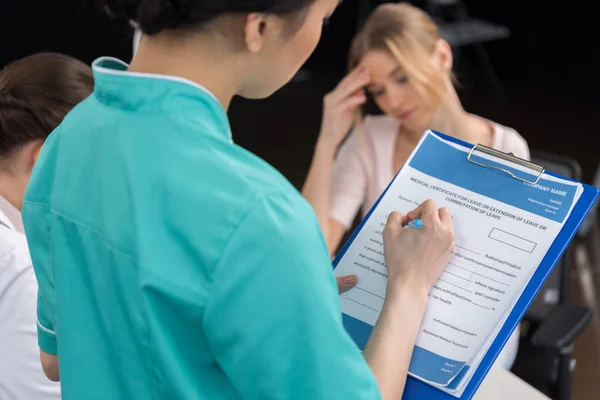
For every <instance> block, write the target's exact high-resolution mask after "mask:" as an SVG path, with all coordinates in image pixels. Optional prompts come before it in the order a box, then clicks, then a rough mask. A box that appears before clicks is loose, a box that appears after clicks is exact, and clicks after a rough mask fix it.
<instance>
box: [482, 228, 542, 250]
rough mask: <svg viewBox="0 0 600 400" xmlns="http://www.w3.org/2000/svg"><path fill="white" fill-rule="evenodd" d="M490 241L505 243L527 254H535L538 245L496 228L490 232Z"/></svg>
mask: <svg viewBox="0 0 600 400" xmlns="http://www.w3.org/2000/svg"><path fill="white" fill-rule="evenodd" d="M489 238H490V239H494V240H497V241H498V242H501V243H504V244H506V245H508V246H510V247H514V248H515V249H519V250H523V251H526V252H527V253H533V250H535V247H536V246H537V243H535V242H532V241H531V240H527V239H523V238H522V237H520V236H517V235H513V234H512V233H509V232H506V231H503V230H502V229H498V228H494V229H492V232H490V236H489Z"/></svg>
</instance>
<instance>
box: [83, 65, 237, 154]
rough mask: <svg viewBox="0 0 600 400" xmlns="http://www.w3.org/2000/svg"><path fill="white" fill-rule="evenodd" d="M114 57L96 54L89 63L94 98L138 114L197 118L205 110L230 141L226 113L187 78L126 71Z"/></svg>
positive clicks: (204, 91) (213, 98)
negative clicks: (159, 113)
mask: <svg viewBox="0 0 600 400" xmlns="http://www.w3.org/2000/svg"><path fill="white" fill-rule="evenodd" d="M128 67H129V65H128V64H127V63H125V62H123V61H121V60H119V59H117V58H113V57H100V58H98V59H97V60H96V61H94V62H93V63H92V70H93V72H94V81H95V90H94V93H95V95H96V97H97V98H98V100H99V101H100V102H102V103H104V104H106V105H107V106H110V107H116V108H119V109H122V110H124V111H126V110H131V111H136V112H140V113H148V114H156V113H157V112H162V113H165V112H166V113H169V114H179V115H182V114H185V115H189V116H190V117H192V118H194V117H199V116H200V115H201V112H200V110H199V108H202V109H203V110H206V109H208V111H209V112H210V113H211V114H212V116H213V117H214V119H215V122H216V128H217V130H218V131H219V132H220V133H221V134H222V135H223V137H224V138H225V139H226V140H229V141H230V142H232V143H233V140H232V136H231V127H230V125H229V119H228V118H227V113H226V112H225V110H224V109H223V107H222V106H221V103H219V101H218V100H217V98H216V97H215V96H214V95H213V94H212V93H211V92H210V91H208V90H207V89H206V88H204V87H202V86H200V85H198V84H197V83H195V82H192V81H190V80H188V79H184V78H180V77H177V76H170V75H159V74H148V73H140V72H129V71H127V68H128Z"/></svg>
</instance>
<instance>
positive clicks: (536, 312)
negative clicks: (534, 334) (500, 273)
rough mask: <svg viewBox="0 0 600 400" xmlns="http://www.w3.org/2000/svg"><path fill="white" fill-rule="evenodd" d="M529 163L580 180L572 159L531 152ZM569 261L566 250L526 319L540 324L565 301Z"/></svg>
mask: <svg viewBox="0 0 600 400" xmlns="http://www.w3.org/2000/svg"><path fill="white" fill-rule="evenodd" d="M531 161H532V162H534V163H536V164H541V165H543V166H544V167H546V170H547V171H551V172H554V173H557V174H559V175H562V176H564V177H565V178H569V179H573V180H577V181H579V180H581V167H580V165H579V163H578V162H577V161H575V160H574V159H572V158H569V157H564V156H558V155H555V154H551V153H547V152H542V151H532V152H531ZM571 259H572V255H571V252H570V249H567V251H566V252H565V254H564V255H563V256H562V257H561V258H560V260H559V261H558V263H557V264H556V266H555V267H554V271H552V273H551V274H550V276H549V277H548V280H547V281H546V283H545V284H544V286H543V287H542V288H541V289H540V292H539V293H538V295H537V297H536V298H535V299H534V301H533V304H532V305H531V307H530V308H529V310H528V311H527V314H526V318H527V319H530V320H533V321H537V322H541V321H543V320H545V319H546V317H547V316H548V315H549V313H550V312H551V311H552V309H553V308H554V307H555V306H556V305H557V304H559V303H562V302H563V301H566V300H567V298H568V288H569V279H570V271H571Z"/></svg>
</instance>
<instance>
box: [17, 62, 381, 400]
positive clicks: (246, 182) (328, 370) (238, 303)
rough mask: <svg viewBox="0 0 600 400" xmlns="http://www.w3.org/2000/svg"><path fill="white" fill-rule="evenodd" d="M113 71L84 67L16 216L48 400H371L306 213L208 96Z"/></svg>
mask: <svg viewBox="0 0 600 400" xmlns="http://www.w3.org/2000/svg"><path fill="white" fill-rule="evenodd" d="M124 68H125V66H124V65H121V64H118V63H117V62H116V61H114V60H106V59H105V60H102V61H100V63H99V65H96V66H95V79H96V90H95V93H94V95H93V96H91V97H90V98H89V99H88V100H86V101H85V102H84V103H82V104H81V105H80V106H78V107H77V108H76V109H75V110H74V112H73V113H72V114H70V115H69V116H68V117H67V119H66V120H65V121H64V123H63V124H62V125H61V126H60V127H59V128H58V130H57V131H56V132H55V133H54V134H53V135H52V137H51V138H50V139H49V141H48V142H47V144H46V145H45V146H44V150H43V153H42V155H41V156H40V160H39V162H38V164H37V165H36V169H35V171H34V174H33V175H32V180H31V184H30V188H29V189H28V193H27V196H26V203H25V206H24V219H25V225H26V229H27V233H28V236H29V240H30V243H31V246H32V255H33V258H34V260H33V261H34V266H35V268H36V274H37V276H38V279H39V280H40V291H41V293H42V294H43V301H44V303H45V305H46V311H47V312H46V313H44V314H45V315H42V316H41V319H42V321H41V323H42V324H43V326H44V327H45V328H46V330H47V331H48V332H46V333H47V335H46V337H45V338H44V339H42V341H41V342H40V344H41V345H42V350H44V351H46V349H50V350H51V348H52V346H53V341H54V343H56V340H57V342H58V350H59V358H60V375H61V381H62V387H63V398H64V399H65V400H69V399H80V398H88V399H89V398H98V399H106V398H110V399H119V398H123V399H138V398H139V399H151V398H157V399H158V398H169V399H191V398H194V399H197V398H198V399H203V398H206V399H214V398H219V399H227V398H238V397H240V396H241V397H243V398H257V399H258V398H265V397H266V396H269V395H271V394H272V391H274V390H280V391H281V394H282V395H283V394H285V395H286V396H289V395H291V394H292V393H294V394H295V396H297V398H316V397H322V396H323V395H326V394H327V393H328V390H329V389H328V388H329V387H331V388H335V391H336V392H335V393H336V395H338V394H340V387H347V390H348V393H351V392H352V393H353V394H354V395H357V397H360V396H361V394H362V395H364V396H365V398H370V397H372V396H376V393H377V388H376V386H375V385H374V384H373V378H372V375H371V374H370V371H369V370H368V368H367V367H366V365H365V364H364V362H362V363H358V362H357V361H358V360H360V361H362V360H361V356H360V353H359V352H358V350H357V349H356V347H355V346H354V345H353V343H352V342H351V339H349V337H348V336H347V335H346V334H345V332H344V331H343V328H342V326H341V324H340V323H339V315H340V314H339V304H338V302H337V298H336V297H337V296H336V290H335V284H334V280H333V275H332V274H331V269H330V268H331V267H330V264H329V262H328V256H327V251H326V248H325V245H324V243H323V242H322V239H321V236H320V234H319V228H318V225H317V222H316V219H315V218H314V215H313V213H312V211H311V209H310V206H308V204H306V203H305V202H304V201H303V200H302V199H301V197H300V196H299V195H298V193H297V192H296V191H295V190H294V189H293V187H292V186H291V185H290V184H289V183H288V182H287V181H286V180H285V179H284V178H283V177H282V176H281V175H279V174H278V173H277V172H276V171H275V170H274V169H272V168H271V167H270V166H268V165H267V164H266V163H264V162H263V161H262V160H260V159H258V158H257V157H255V156H253V155H252V154H250V153H248V152H246V151H244V150H243V149H241V148H239V147H237V146H235V145H234V144H233V143H232V142H231V138H230V132H229V125H228V123H227V117H226V114H225V112H224V111H223V109H222V108H221V107H220V105H219V104H218V102H217V101H216V99H214V98H213V97H212V95H210V94H209V93H208V92H206V91H205V90H203V89H202V88H201V87H199V86H197V85H194V84H192V83H190V82H186V81H182V80H180V79H177V80H176V79H173V78H170V77H164V76H149V75H143V74H128V73H126V72H124V71H123V69H124ZM166 98H168V99H169V101H168V102H166V101H165V100H164V99H166ZM59 155H60V157H59ZM41 221H44V223H42V222H41ZM291 226H293V230H291V229H290V227H291ZM319 261H320V262H319ZM44 316H45V317H47V318H45V319H44ZM332 316H335V317H332ZM51 331H56V332H57V333H58V335H57V338H54V337H53V335H52V333H51ZM335 354H345V355H346V356H348V355H350V358H349V360H350V362H347V363H340V360H339V359H337V358H336V357H334V356H333V355H335ZM292 358H293V365H292V364H291V363H292V361H291V359H292ZM352 361H354V362H352ZM300 372H301V373H300ZM265 377H268V379H265ZM348 378H351V379H352V380H354V381H355V385H353V387H350V386H347V385H346V386H345V384H344V381H347V380H348ZM336 380H338V381H339V382H338V384H335V383H336V382H335V381H336ZM90 384H93V385H94V389H93V390H90V387H89V385H90ZM275 388H277V389H275ZM357 388H360V389H358V392H356V391H357ZM331 390H334V389H331ZM342 394H343V393H342ZM333 395H334V394H333V393H329V396H327V397H328V398H331V396H333ZM315 396H316V397H315ZM275 397H278V396H275ZM279 397H281V396H279ZM279 397H278V398H279ZM287 398H294V397H287Z"/></svg>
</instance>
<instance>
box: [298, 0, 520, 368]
mask: <svg viewBox="0 0 600 400" xmlns="http://www.w3.org/2000/svg"><path fill="white" fill-rule="evenodd" d="M349 67H350V71H351V72H350V73H349V74H348V75H347V76H346V77H345V78H344V79H343V80H342V81H341V82H340V83H339V85H338V86H337V87H336V88H335V90H333V91H332V92H331V93H329V94H328V95H327V96H326V97H325V100H324V112H323V120H322V125H321V132H320V135H319V139H318V142H317V145H316V150H315V154H314V158H313V161H312V165H311V169H310V172H309V174H308V178H307V180H306V182H305V185H304V188H303V191H302V194H303V195H304V197H305V198H306V199H307V200H308V201H309V202H310V203H311V205H312V206H313V209H314V210H315V213H316V214H317V217H318V220H319V225H320V226H321V229H322V231H323V235H324V236H325V239H326V242H327V247H328V250H329V252H330V254H331V255H333V253H334V252H335V251H336V249H337V248H338V246H339V244H340V240H341V238H342V236H343V235H344V233H345V232H346V231H347V230H348V229H349V228H350V226H351V224H352V222H353V221H354V218H355V217H356V215H357V214H358V213H359V211H360V213H361V215H365V214H366V213H367V212H368V211H369V210H370V209H371V207H372V206H373V205H374V204H375V202H376V201H377V199H378V198H379V196H380V195H381V193H382V192H383V191H384V190H385V188H386V187H387V185H388V184H389V182H390V181H391V180H392V179H393V177H394V175H395V174H396V172H397V171H398V170H399V169H400V168H401V167H402V165H403V164H404V163H405V161H406V160H407V159H408V157H409V155H410V154H411V152H412V151H413V149H414V148H415V146H416V145H417V143H418V142H419V140H420V138H421V136H422V134H423V133H424V132H425V131H426V130H427V129H434V130H437V131H440V132H442V133H445V134H448V135H451V136H454V137H456V138H459V139H462V140H464V141H466V142H469V143H475V144H483V145H486V146H489V147H493V148H496V149H498V150H501V151H504V152H507V153H513V154H514V155H516V156H518V157H521V158H525V159H528V158H529V148H528V146H527V143H526V142H525V140H524V139H523V138H522V137H521V136H520V135H519V134H518V133H517V132H516V131H515V130H514V129H511V128H508V127H506V126H503V125H500V124H499V123H496V122H493V121H490V120H488V119H485V118H483V117H480V116H478V115H474V114H471V113H469V112H467V111H465V110H464V108H463V106H462V104H461V102H460V100H459V98H458V95H457V93H456V90H455V88H454V85H453V81H454V76H453V73H452V51H451V49H450V46H449V45H448V43H447V42H446V41H445V40H443V39H442V38H441V37H440V35H439V30H438V27H437V26H436V25H435V23H434V22H433V20H432V19H431V18H430V17H429V16H428V15H427V14H426V13H425V12H423V11H422V10H420V9H418V8H416V7H414V6H412V5H410V4H407V3H389V4H384V5H381V6H379V7H378V8H377V9H376V10H375V11H374V12H373V13H372V14H371V15H370V16H369V18H368V19H367V21H366V22H365V24H364V26H363V27H362V29H361V30H360V32H359V33H358V34H357V35H356V37H355V38H354V40H353V41H352V45H351V49H350V57H349ZM367 96H371V97H372V98H373V100H374V101H375V103H376V104H377V105H378V106H379V108H380V109H381V111H383V115H381V116H372V115H367V116H366V117H365V118H363V119H362V120H361V121H360V122H359V123H358V124H355V121H356V118H355V117H356V114H357V111H358V110H359V107H360V105H361V104H363V103H365V101H366V100H367ZM353 125H354V127H353ZM351 128H354V129H353V130H352V132H351V133H350V136H349V137H348V138H347V140H346V141H345V142H344V143H343V144H342V141H343V140H344V138H345V136H346V134H347V132H348V131H349V130H350V129H351ZM338 282H339V287H340V291H345V290H348V289H350V288H352V287H353V286H354V285H355V284H356V277H355V276H347V277H338ZM517 347H518V330H517V332H515V334H513V336H512V338H511V341H510V342H509V343H508V344H507V346H506V347H505V351H504V352H503V354H502V356H501V357H500V359H499V360H498V362H499V363H500V364H501V365H503V366H505V367H506V368H510V366H511V365H512V363H513V361H514V357H515V355H516V351H517Z"/></svg>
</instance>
